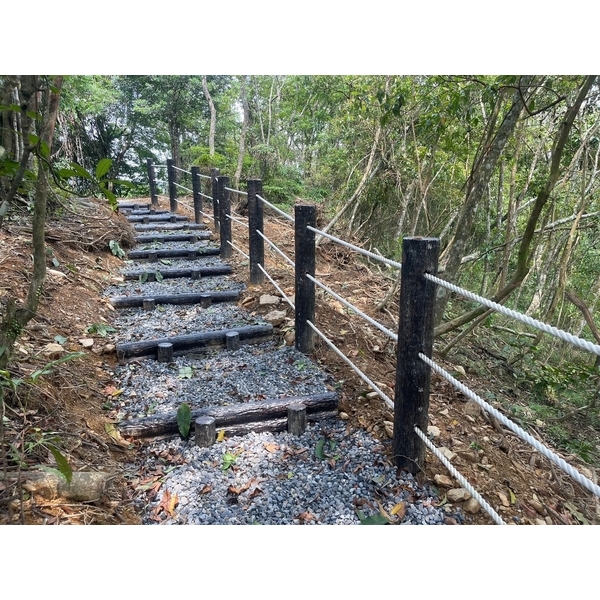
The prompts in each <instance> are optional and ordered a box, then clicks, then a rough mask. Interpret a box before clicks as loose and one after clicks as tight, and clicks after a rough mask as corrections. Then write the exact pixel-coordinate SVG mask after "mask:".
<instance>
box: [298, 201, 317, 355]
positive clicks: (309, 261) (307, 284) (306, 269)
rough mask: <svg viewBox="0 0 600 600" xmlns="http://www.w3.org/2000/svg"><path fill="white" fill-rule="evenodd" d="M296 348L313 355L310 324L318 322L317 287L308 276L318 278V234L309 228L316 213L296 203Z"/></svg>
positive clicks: (307, 205) (313, 208)
mask: <svg viewBox="0 0 600 600" xmlns="http://www.w3.org/2000/svg"><path fill="white" fill-rule="evenodd" d="M294 214H295V218H296V224H295V238H296V245H295V247H296V349H297V350H298V351H299V352H303V353H304V354H311V353H312V352H313V350H314V347H315V340H314V338H315V334H314V331H313V330H312V328H311V327H310V325H308V324H307V322H306V321H310V322H311V323H314V322H315V284H314V283H313V282H312V281H311V280H310V279H308V278H307V277H305V275H306V274H307V273H308V274H309V275H312V276H313V277H314V276H315V264H316V260H315V234H314V232H313V231H310V230H309V229H307V225H310V226H311V227H315V226H316V214H317V211H316V209H315V207H314V206H312V205H309V204H296V206H295V208H294Z"/></svg>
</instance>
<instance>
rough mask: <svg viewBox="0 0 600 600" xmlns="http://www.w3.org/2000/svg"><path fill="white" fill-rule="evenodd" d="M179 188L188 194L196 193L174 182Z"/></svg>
mask: <svg viewBox="0 0 600 600" xmlns="http://www.w3.org/2000/svg"><path fill="white" fill-rule="evenodd" d="M173 183H174V184H175V185H176V186H177V187H180V188H181V189H182V190H185V191H186V192H190V193H191V194H193V193H194V190H190V188H188V187H185V185H181V184H180V183H177V182H176V181H174V182H173Z"/></svg>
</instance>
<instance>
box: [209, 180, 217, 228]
mask: <svg viewBox="0 0 600 600" xmlns="http://www.w3.org/2000/svg"><path fill="white" fill-rule="evenodd" d="M218 177H219V169H211V170H210V181H211V184H212V190H211V194H212V199H213V218H214V220H215V233H219V193H218V185H217V178H218Z"/></svg>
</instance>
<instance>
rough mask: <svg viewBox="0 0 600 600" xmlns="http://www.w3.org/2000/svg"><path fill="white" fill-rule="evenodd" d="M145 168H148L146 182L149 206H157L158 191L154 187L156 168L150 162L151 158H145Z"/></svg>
mask: <svg viewBox="0 0 600 600" xmlns="http://www.w3.org/2000/svg"><path fill="white" fill-rule="evenodd" d="M146 169H147V170H148V183H149V184H150V200H151V206H158V191H157V188H156V169H155V168H154V165H153V164H152V159H151V158H147V159H146Z"/></svg>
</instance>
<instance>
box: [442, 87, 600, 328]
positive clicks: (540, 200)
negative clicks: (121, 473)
mask: <svg viewBox="0 0 600 600" xmlns="http://www.w3.org/2000/svg"><path fill="white" fill-rule="evenodd" d="M595 80H596V76H595V75H590V76H588V77H586V79H585V80H584V82H583V83H582V84H581V87H580V88H579V91H578V93H577V98H576V100H575V102H574V103H573V105H572V106H571V107H570V108H569V109H568V110H567V112H566V114H565V117H564V119H563V120H562V123H561V125H560V128H559V130H558V131H557V133H556V137H555V139H554V144H553V146H552V153H551V160H550V174H549V176H548V179H547V180H546V183H545V185H544V187H543V188H542V189H540V191H539V193H538V195H537V197H536V199H535V203H534V206H533V209H532V210H531V214H530V215H529V219H528V221H527V225H526V227H525V233H524V234H523V238H522V239H521V244H520V246H519V251H518V254H517V267H516V269H515V272H514V274H513V276H512V278H511V279H510V281H509V282H508V283H507V284H506V285H505V286H504V287H503V288H501V289H500V290H499V291H498V292H496V294H495V295H494V297H493V298H492V301H493V302H498V303H500V302H503V301H504V300H505V299H506V298H507V297H508V296H509V295H510V294H512V292H513V291H514V290H516V289H517V288H518V287H519V286H520V285H521V282H522V281H523V280H524V279H525V277H526V275H527V273H528V272H529V258H530V248H531V243H532V241H533V237H534V233H535V230H536V226H537V222H538V219H539V218H540V214H541V212H542V210H543V208H544V206H545V205H546V202H547V201H548V199H549V198H550V194H551V193H552V191H553V190H554V187H555V186H556V182H557V181H558V177H559V175H560V163H561V159H562V155H563V152H564V149H565V145H566V143H567V140H568V137H569V133H570V132H571V129H572V127H573V122H574V121H575V117H576V116H577V113H578V112H579V109H580V108H581V105H582V104H583V102H584V100H585V99H586V97H587V94H588V92H589V91H590V89H591V87H592V86H593V85H594V81H595ZM486 310H487V309H486V308H485V307H483V306H481V307H479V308H476V309H475V310H472V311H470V312H469V313H467V314H464V315H462V316H460V317H457V318H456V319H453V320H452V321H448V322H447V323H444V324H443V325H439V326H437V327H436V328H435V332H434V335H436V336H437V335H442V334H444V333H447V332H449V331H452V330H454V329H456V328H457V327H460V326H461V325H464V324H465V323H469V322H470V321H472V320H473V319H475V318H477V317H478V316H479V315H480V314H482V313H484V312H485V311H486Z"/></svg>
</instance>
